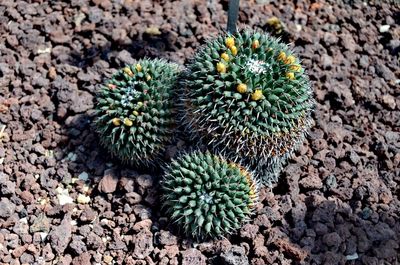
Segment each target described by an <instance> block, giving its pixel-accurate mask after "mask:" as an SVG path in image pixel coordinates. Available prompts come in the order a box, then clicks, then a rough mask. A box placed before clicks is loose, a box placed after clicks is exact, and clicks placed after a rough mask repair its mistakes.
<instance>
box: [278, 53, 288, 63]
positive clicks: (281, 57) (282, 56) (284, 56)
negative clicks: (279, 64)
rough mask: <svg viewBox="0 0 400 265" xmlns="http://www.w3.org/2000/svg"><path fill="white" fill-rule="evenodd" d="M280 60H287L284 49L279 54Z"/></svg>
mask: <svg viewBox="0 0 400 265" xmlns="http://www.w3.org/2000/svg"><path fill="white" fill-rule="evenodd" d="M278 60H281V61H285V60H286V53H285V52H283V51H282V52H280V53H279V55H278Z"/></svg>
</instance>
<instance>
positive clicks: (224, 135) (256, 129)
mask: <svg viewBox="0 0 400 265" xmlns="http://www.w3.org/2000/svg"><path fill="white" fill-rule="evenodd" d="M182 87H183V103H184V106H185V108H186V112H185V117H184V121H185V123H186V127H187V129H188V130H189V131H190V132H192V133H193V135H194V136H198V137H199V138H201V139H203V140H205V141H206V143H207V144H209V145H210V147H211V148H213V149H217V150H223V151H226V152H230V153H231V154H234V155H235V157H237V158H239V159H243V158H248V159H250V161H252V162H257V161H261V160H267V159H270V158H274V157H276V158H280V157H286V156H287V155H288V154H290V153H291V152H292V151H293V150H294V148H295V147H296V146H297V145H298V144H299V143H300V142H301V141H302V140H303V138H304V135H305V133H306V131H307V129H308V128H309V127H310V123H311V122H310V120H311V118H310V113H311V110H312V108H313V105H314V100H313V97H312V95H313V93H312V90H311V88H310V82H309V79H308V76H307V74H306V73H305V71H304V69H303V67H302V66H301V64H300V61H299V59H298V57H297V56H296V55H295V54H294V52H293V51H292V50H291V49H290V48H289V47H288V46H287V45H285V44H283V43H281V42H280V41H279V40H277V39H275V38H273V37H270V36H269V35H266V34H264V33H259V32H252V31H244V32H236V33H234V34H230V33H228V34H225V35H221V36H218V37H217V38H216V39H213V40H211V41H209V42H208V43H206V44H205V45H204V46H203V47H202V48H201V49H200V50H199V51H198V52H197V54H196V55H195V56H194V58H193V59H192V60H191V62H190V63H189V64H188V66H187V71H186V73H185V80H184V82H183V86H182Z"/></svg>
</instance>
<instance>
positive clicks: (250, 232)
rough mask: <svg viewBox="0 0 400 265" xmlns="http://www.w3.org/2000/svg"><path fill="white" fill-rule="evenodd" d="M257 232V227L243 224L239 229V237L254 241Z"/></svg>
mask: <svg viewBox="0 0 400 265" xmlns="http://www.w3.org/2000/svg"><path fill="white" fill-rule="evenodd" d="M257 232H258V226H257V225H253V224H245V225H244V226H243V227H242V228H241V229H240V236H241V237H243V238H245V239H249V240H254V238H255V237H256V235H257Z"/></svg>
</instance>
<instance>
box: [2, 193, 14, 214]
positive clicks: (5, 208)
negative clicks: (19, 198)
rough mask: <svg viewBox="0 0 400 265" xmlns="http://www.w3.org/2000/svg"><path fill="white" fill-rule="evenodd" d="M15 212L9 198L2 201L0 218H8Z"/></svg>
mask: <svg viewBox="0 0 400 265" xmlns="http://www.w3.org/2000/svg"><path fill="white" fill-rule="evenodd" d="M14 211H15V205H14V204H13V203H12V202H10V200H9V199H7V198H2V199H1V201H0V217H2V218H8V217H10V216H11V215H12V214H13V213H14Z"/></svg>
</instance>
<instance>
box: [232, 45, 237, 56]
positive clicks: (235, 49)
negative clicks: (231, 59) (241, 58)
mask: <svg viewBox="0 0 400 265" xmlns="http://www.w3.org/2000/svg"><path fill="white" fill-rule="evenodd" d="M230 50H231V52H232V55H233V56H235V55H236V54H237V53H238V51H237V48H236V46H232V47H231V48H230Z"/></svg>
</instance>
